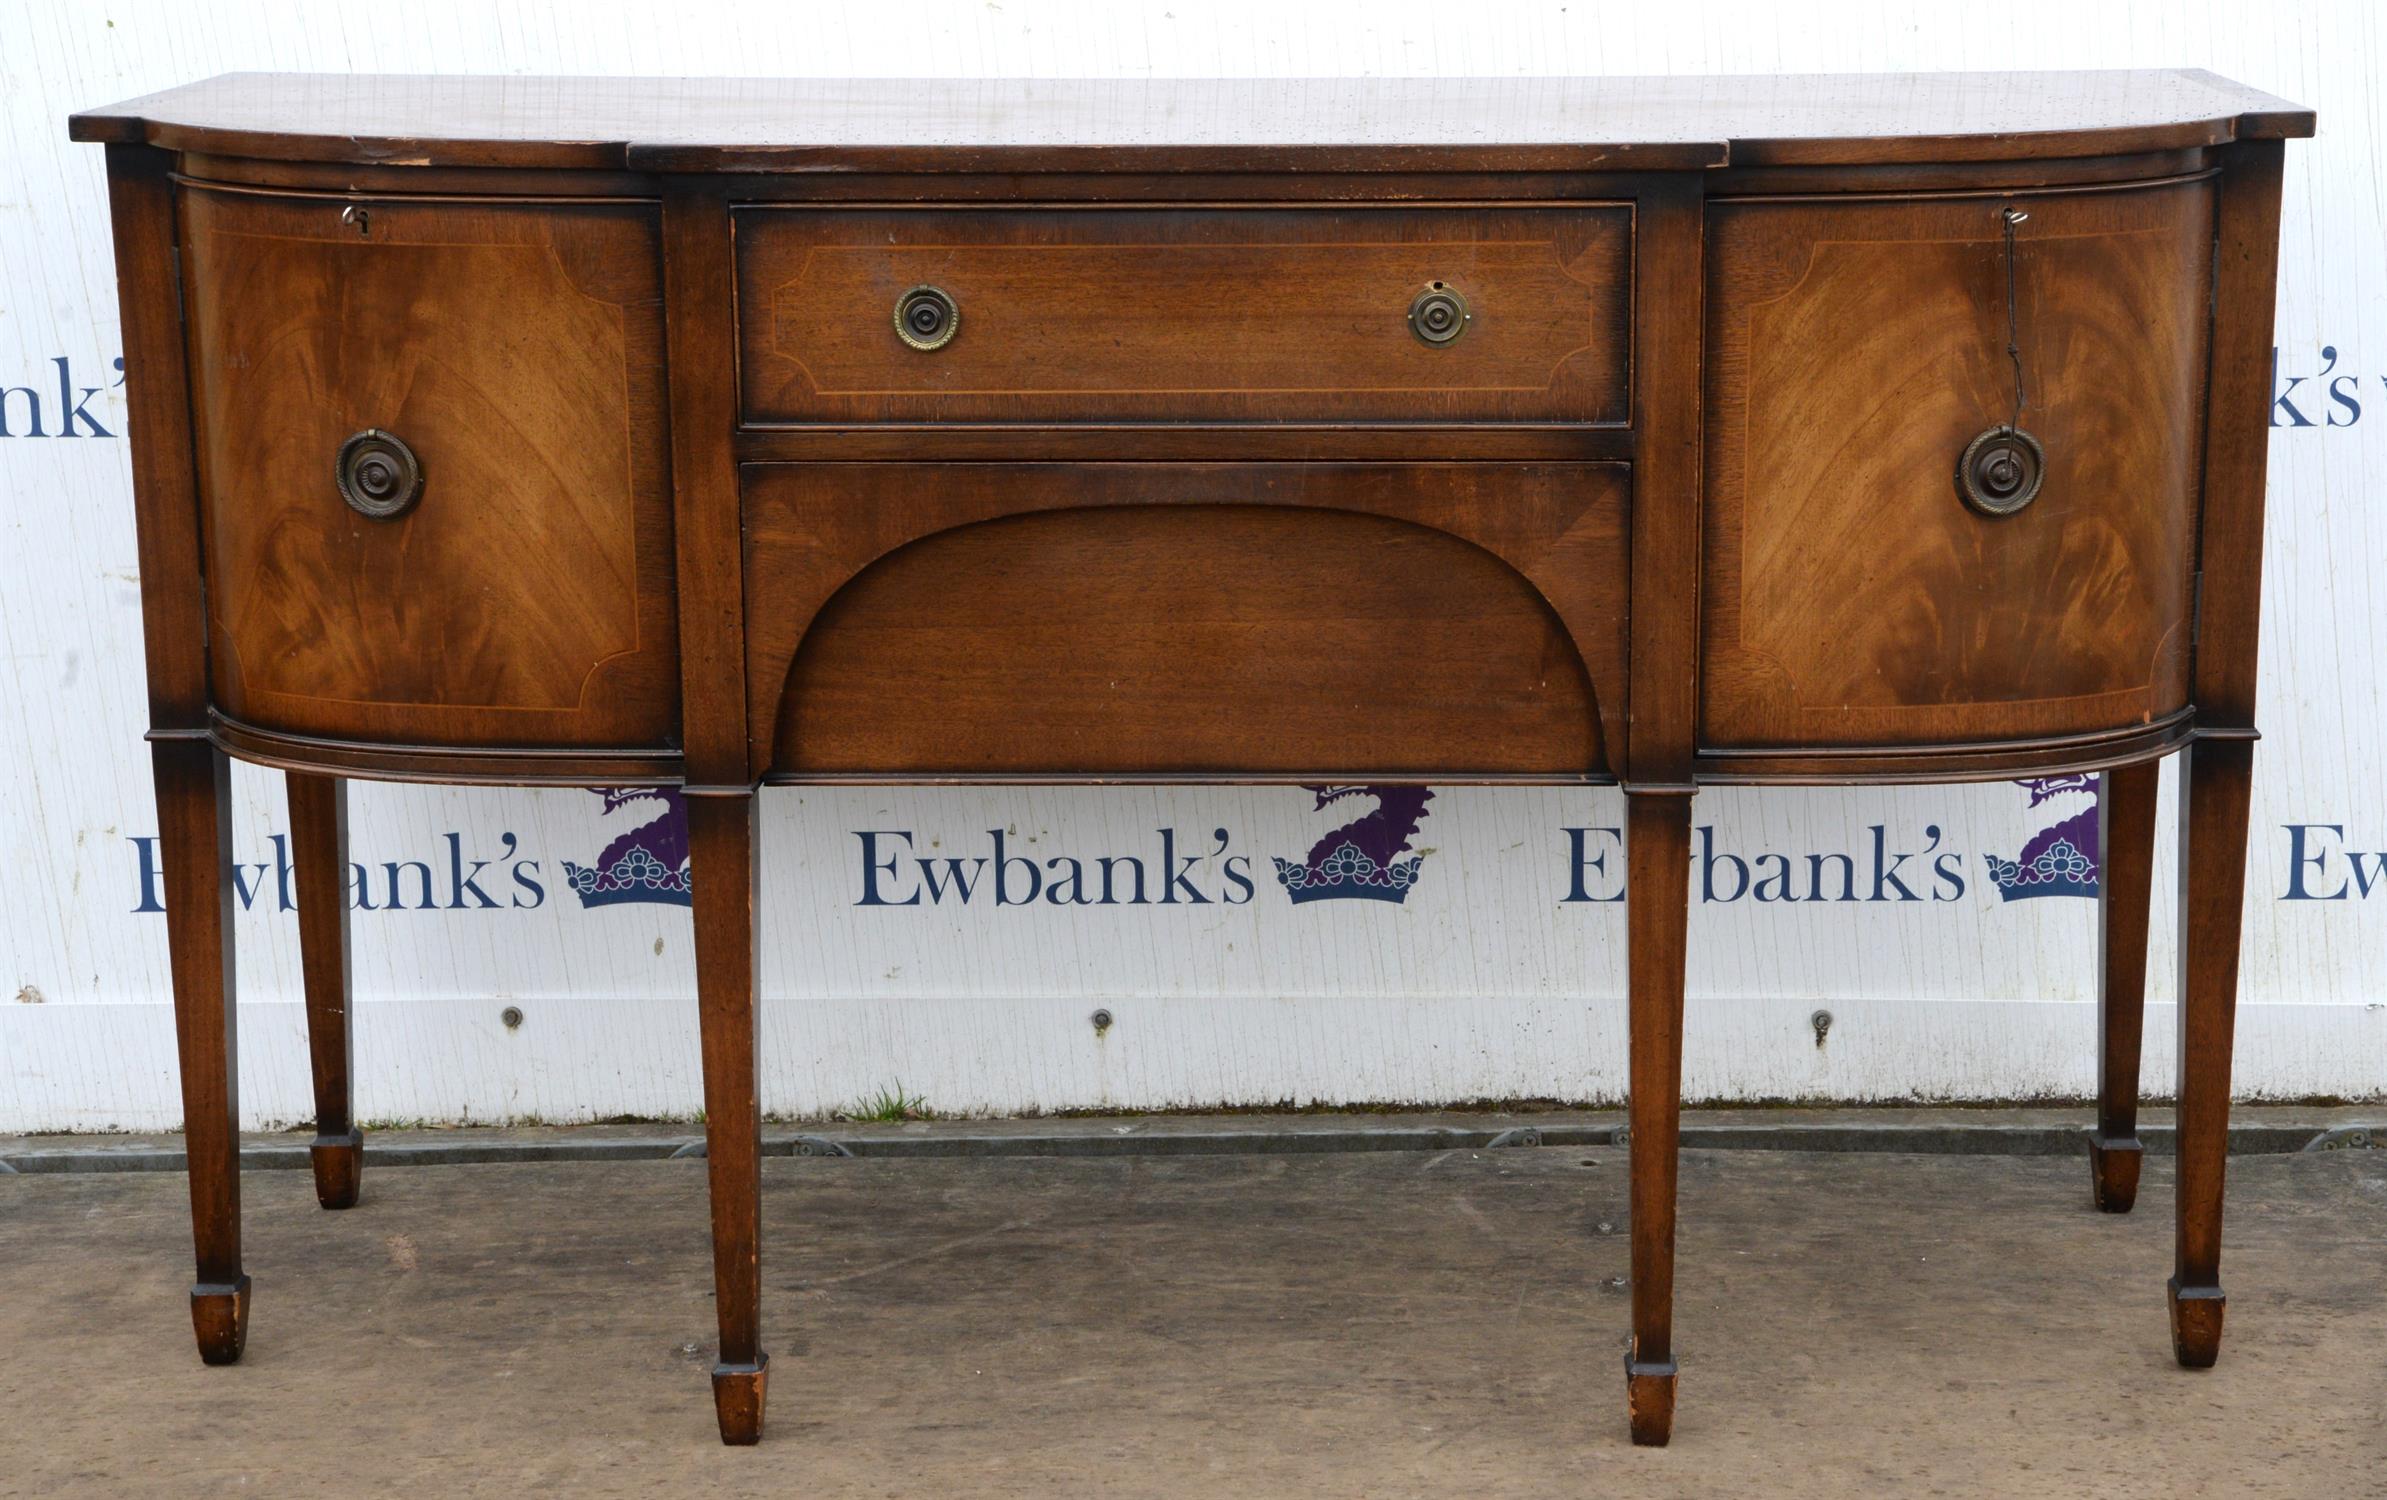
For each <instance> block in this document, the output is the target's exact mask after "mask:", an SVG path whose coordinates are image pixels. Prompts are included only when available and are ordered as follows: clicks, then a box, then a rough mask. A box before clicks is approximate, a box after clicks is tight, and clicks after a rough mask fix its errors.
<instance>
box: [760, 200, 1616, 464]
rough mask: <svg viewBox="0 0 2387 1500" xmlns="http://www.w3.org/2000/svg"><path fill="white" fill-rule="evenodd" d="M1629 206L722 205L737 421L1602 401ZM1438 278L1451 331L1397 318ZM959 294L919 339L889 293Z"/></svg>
mask: <svg viewBox="0 0 2387 1500" xmlns="http://www.w3.org/2000/svg"><path fill="white" fill-rule="evenodd" d="M1632 218H1633V216H1632V210H1631V208H1630V207H1629V206H1623V205H1608V206H1605V207H1593V206H1584V207H1569V208H1553V209H1533V208H1506V207H1500V208H1470V209H1459V208H1448V209H1412V208H1398V207H1378V208H1358V209H1341V210H1325V209H1313V210H1298V211H1296V210H1258V211H1254V210H1236V209H1210V208H1202V209H1193V208H1189V209H1135V210H1126V211H1102V210H1090V209H1045V210H1035V209H1029V210H994V209H975V210H968V211H958V212H948V211H931V210H900V209H899V210H889V211H884V212H864V211H859V210H842V211H835V212H825V211H816V210H811V209H792V208H749V209H745V210H742V211H741V212H740V213H739V214H738V216H737V226H738V227H737V240H738V305H739V309H740V314H741V320H742V322H741V327H740V329H739V352H740V371H741V381H742V387H743V392H742V400H743V411H744V416H745V420H746V421H747V422H748V423H749V424H770V423H789V422H856V421H861V422H869V421H935V422H969V421H977V422H1006V421H1012V422H1017V421H1038V422H1052V423H1079V422H1101V421H1160V420H1166V421H1202V420H1211V421H1217V420H1237V421H1262V422H1300V421H1388V420H1397V421H1403V422H1410V423H1425V422H1436V421H1495V420H1540V421H1565V422H1597V423H1615V422H1621V421H1622V420H1623V419H1624V416H1625V351H1626V347H1627V338H1626V334H1627V330H1628V328H1629V326H1630V319H1629V316H1628V310H1627V307H1626V301H1625V293H1626V283H1627V279H1628V273H1627V260H1628V254H1629V250H1630V246H1631V240H1632ZM1432 282H1444V283H1447V284H1449V285H1450V286H1451V287H1453V288H1455V289H1457V291H1458V292H1459V293H1460V294H1461V295H1462V296H1464V297H1465V298H1466V299H1467V303H1468V306H1469V310H1470V315H1471V318H1472V321H1471V323H1470V324H1469V326H1468V328H1467V331H1466V332H1465V333H1464V334H1463V335H1461V336H1460V337H1459V338H1458V339H1456V340H1455V341H1453V342H1451V343H1449V344H1446V345H1442V346H1439V347H1436V346H1432V345H1428V344H1426V343H1425V342H1423V341H1422V340H1420V339H1419V338H1417V337H1416V335H1415V334H1413V333H1412V332H1411V331H1410V328H1409V324H1408V312H1409V304H1410V301H1411V299H1413V298H1414V297H1416V296H1417V295H1418V293H1419V292H1420V291H1422V290H1423V289H1424V288H1425V287H1426V286H1427V285H1428V283H1432ZM922 285H933V286H936V287H938V288H941V289H942V290H944V291H945V292H947V293H948V294H950V295H951V296H952V297H953V298H954V300H955V302H956V303H957V305H958V306H959V308H960V310H961V317H960V321H959V326H958V332H957V333H956V334H955V336H954V338H953V340H952V342H950V343H948V344H946V345H945V346H944V347H943V348H941V349H937V350H934V351H922V350H918V349H913V348H910V347H909V346H907V345H906V344H904V342H903V341H902V340H901V339H899V338H897V337H896V333H895V328H894V319H893V313H894V310H895V305H896V302H897V301H898V299H900V298H901V297H902V296H903V294H904V293H905V292H906V291H907V290H909V289H910V288H912V287H915V286H922Z"/></svg>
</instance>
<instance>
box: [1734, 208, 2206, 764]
mask: <svg viewBox="0 0 2387 1500" xmlns="http://www.w3.org/2000/svg"><path fill="white" fill-rule="evenodd" d="M2009 207H2011V208H2013V209H2015V210H2017V211H2019V212H2021V213H2022V214H2024V215H2027V217H2026V218H2024V219H2023V220H2022V221H2021V222H2019V223H2018V224H2016V225H2015V226H2014V233H2013V242H2012V252H2011V268H2012V280H2011V289H2012V290H2011V306H2012V314H2011V324H2012V328H2013V343H2014V347H2015V349H2016V351H2017V353H2018V354H2019V357H2020V364H2021V372H2020V373H2021V382H2022V400H2023V405H2022V407H2021V415H2020V424H2019V425H2020V426H2021V428H2022V430H2023V431H2025V432H2027V433H2028V434H2030V435H2031V436H2032V437H2033V438H2035V439H2037V441H2038V444H2039V447H2040V449H2041V451H2042V452H2043V454H2044V472H2043V474H2042V477H2041V482H2040V487H2039V490H2038V492H2037V494H2036V496H2035V498H2033V499H2031V500H2030V502H2029V503H2028V504H2026V505H2024V506H2023V507H2022V508H2021V509H2019V510H2017V511H2014V512H2013V513H2011V514H2005V515H1991V514H1986V513H1984V512H1983V511H1981V510H1979V509H1976V508H1975V507H1974V506H1972V505H1971V504H1968V503H1967V501H1966V499H1965V497H1964V495H1963V493H1962V491H1961V488H1960V484H1959V479H1958V467H1959V462H1960V459H1961V458H1962V456H1963V455H1964V453H1965V451H1966V448H1967V446H1968V445H1969V444H1970V443H1971V442H1972V441H1973V439H1974V438H1975V437H1976V436H1978V435H1979V434H1981V433H1982V432H1984V431H1985V430H1988V429H1992V428H1996V427H1999V426H2001V425H2003V424H2007V423H2010V422H2013V421H2014V419H2015V412H2016V370H2015V362H2014V360H2013V359H2011V358H2009V356H2008V352H2007V345H2008V337H2009V335H2008V328H2009V313H2008V307H2009V281H2008V266H2009V260H2008V250H2007V237H2006V229H2007V226H2006V224H2005V222H2004V214H2005V211H2006V210H2007V209H2008V208H2009ZM2213 211H2214V190H2213V185H2212V182H2211V181H2210V179H2207V178H2192V179H2186V180H2175V181H2169V182H2163V183H2151V184H2146V185H2141V186H2132V187H2126V188H2100V189H2092V190H2079V191H2060V192H2045V193H2034V194H2015V195H1995V194H1992V195H1971V194H1967V195H1947V196H1936V197H1900V198H1842V199H1824V198H1796V199H1793V198H1781V199H1745V200H1737V201H1735V200H1723V201H1719V202H1717V203H1715V204H1714V205H1713V206H1712V207H1711V209H1710V213H1709V257H1708V268H1709V277H1710V280H1709V289H1708V322H1707V408H1706V444H1707V465H1706V472H1707V481H1706V494H1707V501H1706V563H1705V566H1706V577H1705V581H1704V588H1703V591H1702V598H1701V606H1700V608H1701V636H1702V655H1703V677H1702V683H1701V690H1700V716H1701V739H1702V742H1703V743H1704V744H1706V745H1708V746H1710V747H1715V748H1741V747H1747V748H1768V749H1773V748H1781V749H1796V748H1800V747H1806V746H1816V747H1832V746H1855V745H1883V746H1910V745H1922V744H1949V743H1973V742H1984V741H1997V740H2017V739H2026V740H2027V739H2038V738H2049V737H2061V736H2068V735H2078V734H2091V733H2095V732H2098V731H2104V730H2118V729H2124V728H2127V727H2129V726H2132V725H2136V724H2141V723H2145V722H2148V721H2151V720H2154V719H2158V718H2161V717H2162V716H2164V715H2166V714H2168V713H2171V712H2174V711H2176V710H2178V709H2180V708H2182V707H2183V706H2184V705H2185V704H2186V702H2187V694H2188V668H2189V660H2188V657H2189V645H2190V635H2191V626H2192V621H2191V614H2190V612H2191V608H2192V594H2193V573H2194V569H2195V551H2196V547H2195V537H2196V517H2197V502H2198V488H2199V473H2200V470H2201V466H2202V453H2203V431H2204V429H2203V411H2204V390H2205V362H2206V332H2207V324H2208V313H2209V299H2210V295H2211V277H2212V241H2213Z"/></svg>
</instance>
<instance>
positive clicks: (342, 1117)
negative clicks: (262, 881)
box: [282, 771, 365, 1208]
mask: <svg viewBox="0 0 2387 1500" xmlns="http://www.w3.org/2000/svg"><path fill="white" fill-rule="evenodd" d="M282 782H283V786H284V788H285V789H286V791H287V793H288V795H289V799H290V857H291V864H292V870H291V879H292V881H293V883H294V884H296V886H297V887H298V943H299V958H300V963H301V965H302V967H303V968H304V970H305V974H306V990H307V1058H308V1061H309V1063H310V1064H311V1065H312V1067H313V1071H314V1075H315V1144H314V1145H313V1146H312V1147H311V1148H309V1154H310V1155H311V1156H312V1158H313V1161H314V1167H315V1201H316V1202H318V1203H320V1204H322V1205H323V1206H324V1207H325V1208H353V1207H355V1206H356V1200H357V1194H358V1192H359V1190H360V1188H361V1187H362V1185H363V1178H364V1170H365V1137H364V1133H363V1132H362V1131H360V1130H358V1129H357V1128H356V1117H355V1115H354V1113H353V1112H352V1108H353V1107H352V1105H351V1103H350V1099H349V1092H350V1083H349V1079H350V1076H351V1074H352V1073H353V1072H354V1064H355V1060H356V1048H355V1041H354V1037H353V1033H352V1030H351V1026H350V1010H349V999H350V994H351V983H350V975H349V963H348V783H347V782H346V781H345V780H344V779H342V778H340V777H337V776H312V775H308V774H305V773H303V772H299V771H291V772H289V773H287V774H285V775H284V776H283V778H282Z"/></svg>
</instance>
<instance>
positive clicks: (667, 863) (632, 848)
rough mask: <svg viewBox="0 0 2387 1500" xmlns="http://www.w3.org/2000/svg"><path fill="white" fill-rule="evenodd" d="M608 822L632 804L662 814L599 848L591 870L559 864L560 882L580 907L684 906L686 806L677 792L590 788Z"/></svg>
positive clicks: (613, 787)
mask: <svg viewBox="0 0 2387 1500" xmlns="http://www.w3.org/2000/svg"><path fill="white" fill-rule="evenodd" d="M587 790H589V791H591V792H594V793H595V794H596V795H598V796H600V797H602V798H604V799H605V812H606V814H607V815H608V816H610V815H612V814H613V813H616V812H619V811H620V810H621V809H623V808H625V807H630V806H632V805H634V804H638V803H646V802H659V803H661V804H662V811H661V812H659V813H656V814H655V815H654V816H653V817H651V818H649V819H648V820H647V821H646V822H644V823H641V824H639V825H638V826H637V827H636V828H633V829H631V830H630V831H629V832H627V833H625V834H623V835H621V836H620V837H619V838H617V839H615V840H614V841H613V842H612V843H610V844H607V845H606V846H605V852H604V853H602V854H600V855H598V856H597V862H596V864H595V865H593V866H587V865H576V864H574V863H572V862H571V861H570V860H568V859H567V860H565V861H564V878H565V879H566V880H569V881H570V882H571V884H572V890H573V892H574V893H575V894H577V895H578V896H579V897H580V904H581V905H582V906H613V905H616V904H617V903H620V902H624V901H649V902H660V903H662V904H663V905H666V906H686V905H687V904H688V802H687V799H686V798H685V797H683V796H681V795H680V789H679V788H678V787H654V786H593V787H589V788H587Z"/></svg>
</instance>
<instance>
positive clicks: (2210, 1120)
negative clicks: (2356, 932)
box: [2170, 739, 2254, 1369]
mask: <svg viewBox="0 0 2387 1500" xmlns="http://www.w3.org/2000/svg"><path fill="white" fill-rule="evenodd" d="M2181 765H2182V778H2183V785H2182V787H2181V790H2180V1045H2179V1053H2180V1056H2179V1068H2180V1082H2179V1114H2180V1119H2179V1141H2180V1148H2179V1149H2180V1172H2179V1177H2180V1187H2179V1205H2178V1213H2179V1223H2178V1251H2177V1254H2176V1256H2175V1257H2174V1261H2173V1266H2172V1279H2171V1286H2170V1292H2171V1312H2172V1316H2171V1327H2172V1352H2173V1354H2174V1355H2175V1356H2176V1357H2177V1358H2178V1359H2179V1361H2180V1363H2181V1364H2183V1365H2186V1366H2188V1367H2190V1368H2191V1369H2203V1368H2205V1367H2207V1366H2209V1365H2211V1364H2212V1363H2213V1361H2214V1360H2215V1359H2216V1358H2217V1357H2218V1356H2219V1355H2220V1353H2221V1314H2222V1309H2223V1307H2224V1305H2225V1304H2224V1302H2223V1299H2222V1295H2221V1200H2222V1179H2223V1177H2224V1175H2225V1173H2226V1171H2227V1168H2228V1165H2229V1128H2230V1053H2231V1049H2232V1046H2233V1044H2234V1043H2235V1040H2236V1030H2237V1012H2238V929H2239V926H2240V924H2241V922H2242V921H2243V919H2244V916H2245V894H2246V813H2247V803H2248V800H2249V798H2250V796H2251V793H2252V790H2253V784H2254V744H2253V742H2252V741H2251V740H2246V739H2210V740H2199V741H2197V742H2196V744H2194V745H2193V746H2191V747H2190V749H2189V750H2188V753H2187V755H2186V756H2185V757H2184V758H2183V760H2182V762H2181Z"/></svg>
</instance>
